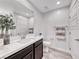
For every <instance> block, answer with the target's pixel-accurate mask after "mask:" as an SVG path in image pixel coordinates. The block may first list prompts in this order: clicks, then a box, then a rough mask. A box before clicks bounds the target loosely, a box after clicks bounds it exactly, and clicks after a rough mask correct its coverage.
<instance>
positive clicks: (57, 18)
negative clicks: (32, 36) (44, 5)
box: [35, 7, 69, 49]
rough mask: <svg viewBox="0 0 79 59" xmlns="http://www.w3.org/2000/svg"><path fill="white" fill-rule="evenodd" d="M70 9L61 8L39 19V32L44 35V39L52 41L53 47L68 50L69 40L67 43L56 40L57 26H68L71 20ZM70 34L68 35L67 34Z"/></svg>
mask: <svg viewBox="0 0 79 59" xmlns="http://www.w3.org/2000/svg"><path fill="white" fill-rule="evenodd" d="M68 15H69V9H68V7H66V8H61V9H57V10H54V11H51V12H48V13H46V14H45V15H43V17H42V19H39V18H38V19H37V20H36V21H35V22H36V24H37V25H36V26H37V28H38V32H40V31H41V32H42V33H43V35H44V39H46V40H50V39H52V40H51V41H52V46H54V47H57V48H63V49H68V43H67V41H68V39H67V40H66V41H61V40H56V38H55V26H57V25H62V26H65V25H68V20H69V19H68V18H69V16H68ZM67 34H68V33H67Z"/></svg>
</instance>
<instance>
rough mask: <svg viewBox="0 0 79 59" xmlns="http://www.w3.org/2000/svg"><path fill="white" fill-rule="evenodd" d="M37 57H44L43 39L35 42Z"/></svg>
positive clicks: (39, 58) (38, 58) (40, 58)
mask: <svg viewBox="0 0 79 59" xmlns="http://www.w3.org/2000/svg"><path fill="white" fill-rule="evenodd" d="M34 47H35V59H42V57H43V40H40V41H38V42H36V43H35V46H34Z"/></svg>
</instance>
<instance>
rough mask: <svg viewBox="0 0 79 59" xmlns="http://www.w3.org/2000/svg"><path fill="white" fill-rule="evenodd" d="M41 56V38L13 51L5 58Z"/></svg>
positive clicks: (25, 58) (19, 58)
mask: <svg viewBox="0 0 79 59" xmlns="http://www.w3.org/2000/svg"><path fill="white" fill-rule="evenodd" d="M42 57H43V39H41V40H39V41H37V42H35V43H34V44H32V45H30V46H28V47H26V48H24V49H22V50H20V51H18V52H16V53H14V54H13V55H11V56H9V57H7V58H5V59H42Z"/></svg>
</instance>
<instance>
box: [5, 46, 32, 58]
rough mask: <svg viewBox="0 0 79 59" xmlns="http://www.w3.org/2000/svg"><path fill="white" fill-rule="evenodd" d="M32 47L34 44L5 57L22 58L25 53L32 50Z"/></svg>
mask: <svg viewBox="0 0 79 59" xmlns="http://www.w3.org/2000/svg"><path fill="white" fill-rule="evenodd" d="M32 49H33V45H30V46H28V47H26V48H24V49H22V50H20V51H18V52H17V53H15V54H13V55H11V56H9V57H7V58H5V59H22V58H23V57H24V56H25V55H27V54H28V53H29V52H30V51H32Z"/></svg>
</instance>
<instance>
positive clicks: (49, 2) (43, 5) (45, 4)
mask: <svg viewBox="0 0 79 59" xmlns="http://www.w3.org/2000/svg"><path fill="white" fill-rule="evenodd" d="M28 1H29V2H30V3H31V4H32V5H33V6H34V7H36V8H37V9H38V10H39V11H40V12H43V13H45V12H48V11H51V10H53V9H57V8H61V7H65V6H68V5H70V3H71V0H28Z"/></svg>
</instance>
